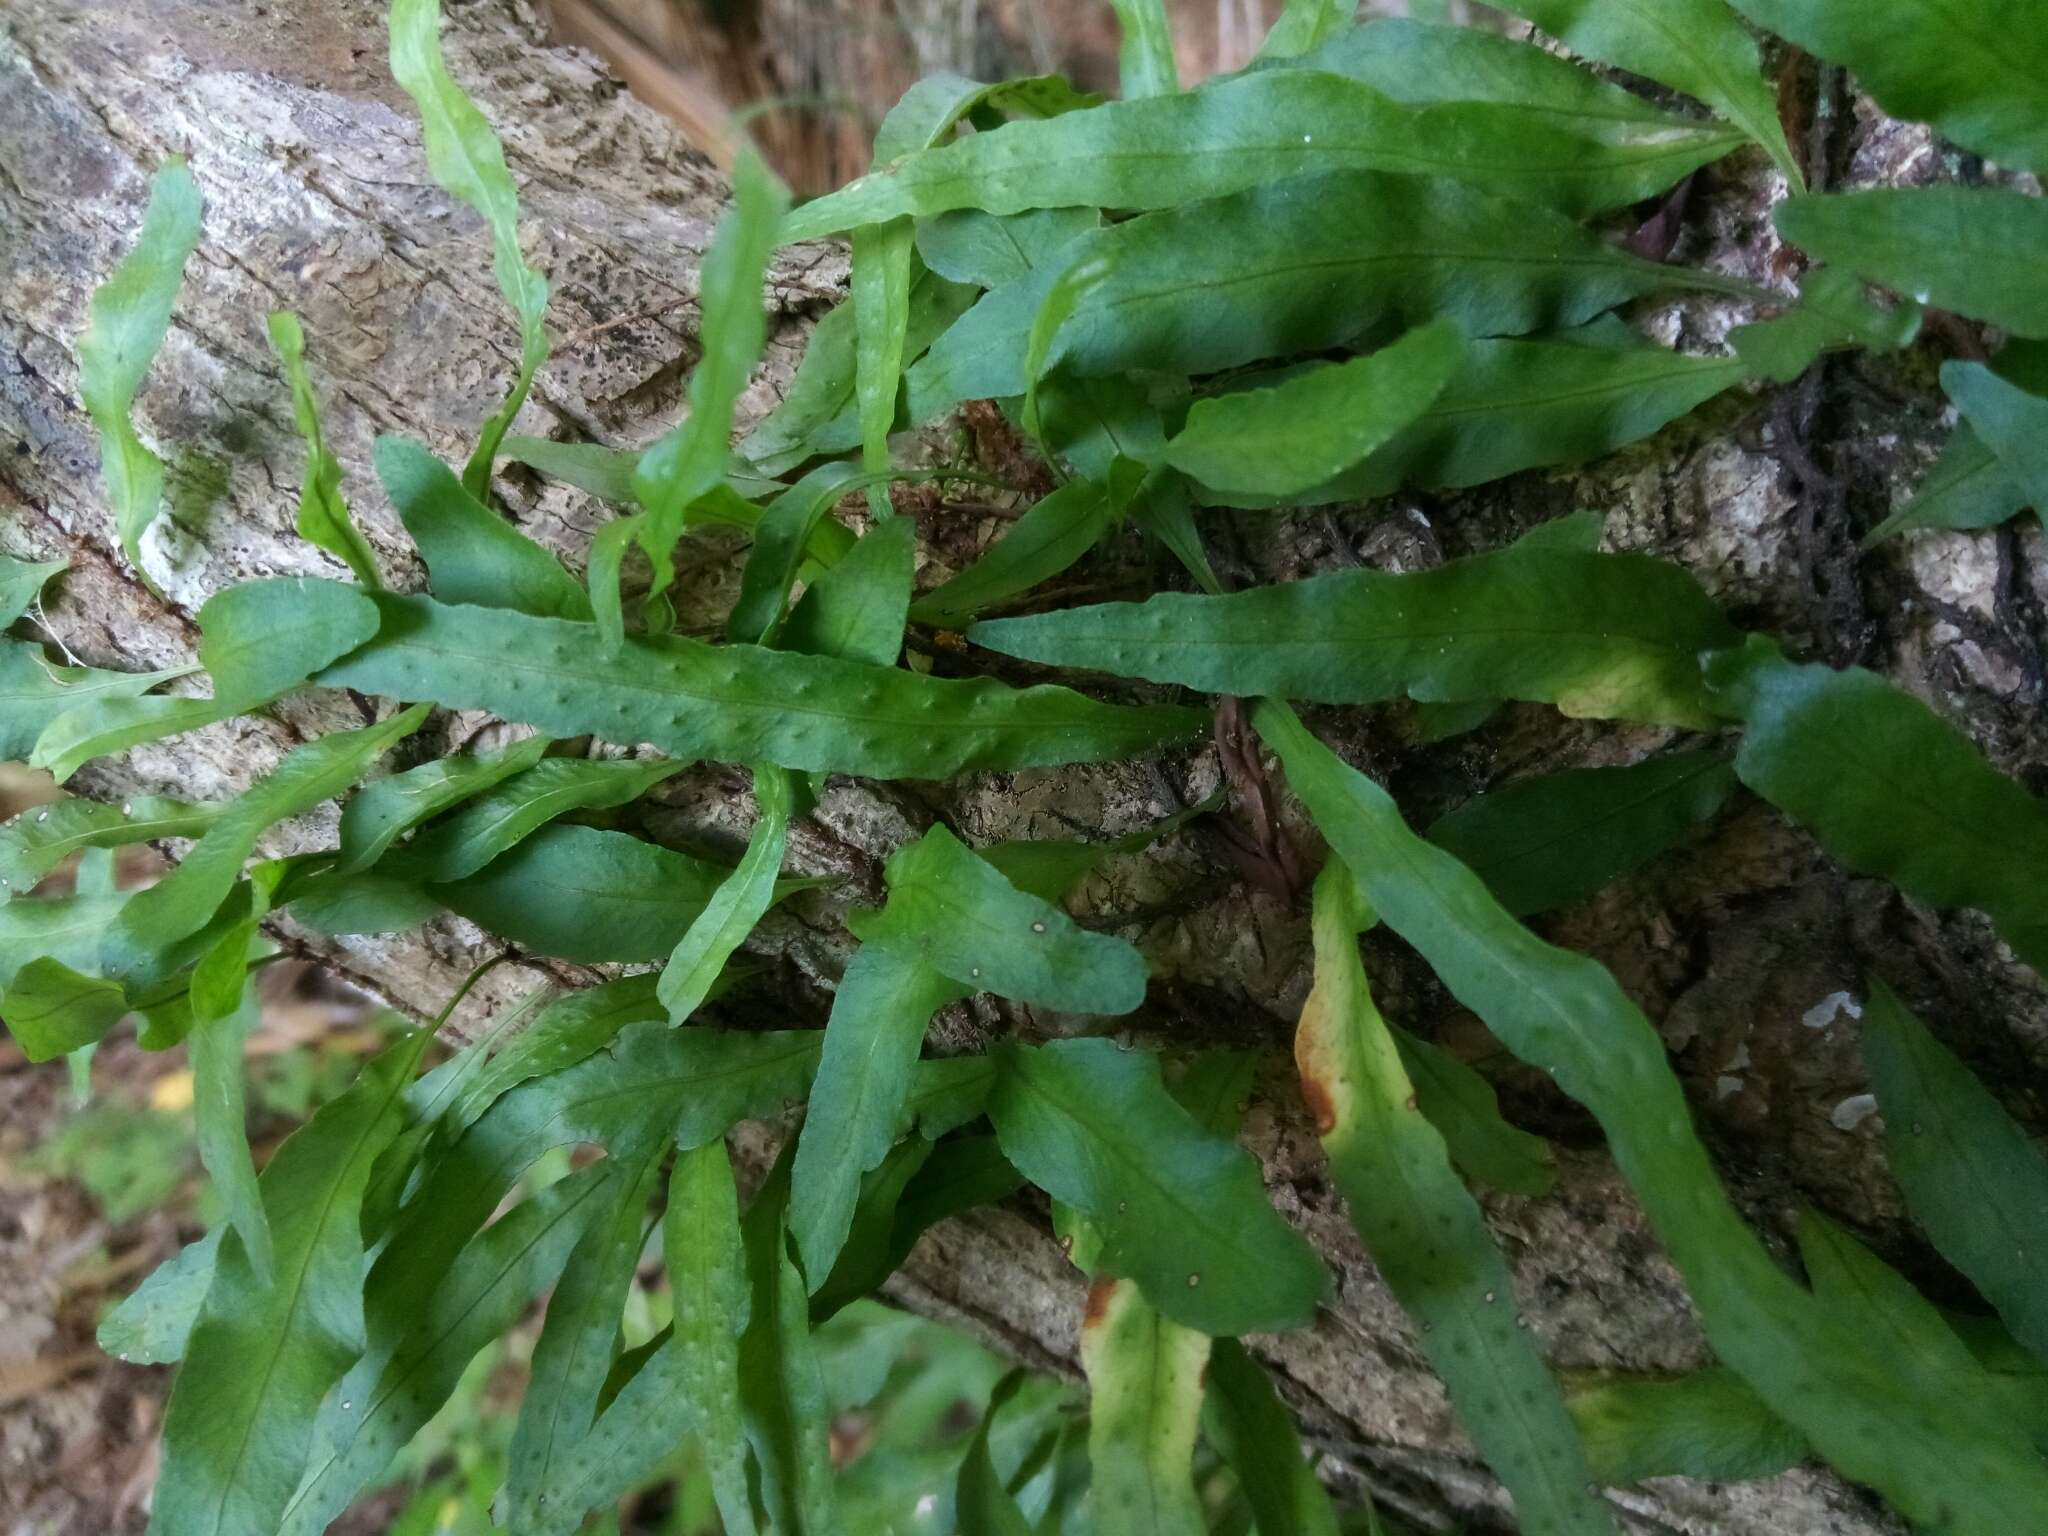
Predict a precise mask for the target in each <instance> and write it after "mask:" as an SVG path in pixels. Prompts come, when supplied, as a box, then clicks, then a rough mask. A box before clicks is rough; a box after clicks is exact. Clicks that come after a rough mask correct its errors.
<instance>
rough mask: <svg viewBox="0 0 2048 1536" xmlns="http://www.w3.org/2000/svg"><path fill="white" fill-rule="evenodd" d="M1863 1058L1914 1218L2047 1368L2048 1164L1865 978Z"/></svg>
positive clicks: (1923, 1030)
mask: <svg viewBox="0 0 2048 1536" xmlns="http://www.w3.org/2000/svg"><path fill="white" fill-rule="evenodd" d="M1863 1052H1864V1057H1865V1059H1866V1060H1867V1061H1868V1062H1869V1063H1870V1075H1871V1079H1872V1086H1873V1087H1874V1088H1875V1089H1876V1092H1877V1102H1878V1107H1879V1108H1880V1109H1882V1110H1883V1111H1884V1128H1885V1150H1886V1153H1887V1154H1888V1159H1889V1162H1890V1164H1891V1170H1892V1174H1893V1176H1894V1177H1895V1178H1897V1179H1898V1181H1899V1184H1900V1186H1901V1187H1902V1188H1903V1189H1904V1190H1905V1192H1906V1204H1907V1206H1908V1208H1909V1209H1911V1211H1912V1213H1913V1217H1914V1219H1915V1220H1916V1221H1918V1222H1919V1223H1920V1225H1921V1226H1922V1227H1924V1228H1926V1230H1927V1233H1928V1235H1929V1236H1930V1237H1932V1238H1933V1239H1934V1242H1935V1245H1936V1246H1937V1247H1938V1248H1940V1249H1941V1252H1942V1254H1943V1256H1944V1257H1946V1258H1947V1259H1948V1260H1949V1262H1950V1263H1952V1264H1954V1265H1955V1266H1956V1268H1958V1269H1960V1270H1961V1271H1962V1272H1963V1273H1964V1274H1966V1275H1968V1276H1969V1277H1970V1279H1971V1280H1973V1281H1975V1282H1976V1285H1977V1288H1978V1289H1979V1290H1980V1291H1982V1292H1983V1293H1984V1295H1985V1297H1986V1298H1987V1299H1988V1300H1989V1301H1990V1302H1991V1304H1992V1305H1993V1306H1995V1307H1997V1308H1998V1311H1999V1315H2000V1316H2001V1317H2003V1318H2004V1319H2005V1322H2006V1325H2007V1326H2008V1327H2009V1328H2011V1329H2012V1331H2013V1336H2014V1337H2015V1338H2017V1339H2018V1340H2019V1341H2020V1342H2021V1343H2022V1344H2025V1345H2026V1346H2027V1347H2028V1348H2029V1349H2031V1350H2032V1351H2033V1352H2034V1353H2035V1355H2036V1356H2038V1357H2040V1358H2041V1359H2043V1360H2048V1298H2044V1297H2043V1296H2042V1294H2041V1287H2040V1285H2039V1283H2038V1281H2039V1275H2040V1265H2039V1255H2041V1254H2043V1253H2048V1159H2044V1158H2043V1157H2042V1155H2041V1153H2040V1151H2039V1149H2038V1148H2036V1147H2035V1146H2034V1144H2033V1142H2032V1140H2031V1139H2030V1138H2029V1137H2028V1136H2027V1133H2026V1132H2025V1131H2023V1130H2022V1129H2021V1128H2020V1127H2019V1126H2018V1125H2017V1124H2015V1123H2014V1121H2013V1119H2012V1117H2011V1116H2010V1115H2008V1114H2007V1113H2006V1112H2005V1109H2004V1107H2003V1106H2002V1105H2000V1104H1999V1102H1998V1100H1997V1099H1996V1098H1994V1097H1993V1096H1992V1095H1991V1093H1990V1091H1989V1090H1988V1089H1986V1088H1985V1087H1984V1085H1983V1084H1982V1083H1980V1082H1978V1081H1977V1079H1976V1077H1975V1076H1973V1075H1972V1074H1971V1072H1970V1070H1969V1068H1967V1067H1965V1066H1964V1065H1963V1064H1962V1063H1961V1062H1959V1061H1957V1060H1956V1058H1955V1057H1954V1056H1952V1055H1950V1054H1949V1053H1948V1052H1947V1051H1946V1050H1944V1049H1943V1048H1942V1046H1941V1044H1940V1042H1938V1041H1937V1040H1936V1039H1935V1038H1934V1036H1933V1035H1931V1034H1929V1033H1928V1031H1927V1027H1926V1026H1925V1025H1923V1024H1922V1023H1921V1022H1920V1021H1919V1020H1918V1019H1917V1018H1915V1017H1914V1016H1913V1015H1912V1013H1910V1012H1909V1011H1908V1010H1907V1009H1906V1007H1905V1005H1904V1004H1903V1003H1901V1002H1900V1001H1899V999H1898V996H1897V995H1896V994H1895V993H1894V992H1893V991H1892V990H1891V988H1889V987H1887V986H1886V985H1885V984H1884V983H1883V982H1881V981H1878V980H1876V979H1875V978H1873V979H1872V981H1871V984H1870V1000H1869V1002H1868V1003H1867V1004H1865V1006H1864V1014H1863Z"/></svg>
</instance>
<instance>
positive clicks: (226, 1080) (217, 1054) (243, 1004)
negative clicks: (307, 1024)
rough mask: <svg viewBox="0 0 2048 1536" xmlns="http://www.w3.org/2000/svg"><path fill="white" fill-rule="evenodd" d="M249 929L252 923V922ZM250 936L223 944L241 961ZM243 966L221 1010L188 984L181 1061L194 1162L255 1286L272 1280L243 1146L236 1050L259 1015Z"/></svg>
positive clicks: (258, 1199)
mask: <svg viewBox="0 0 2048 1536" xmlns="http://www.w3.org/2000/svg"><path fill="white" fill-rule="evenodd" d="M251 926H252V927H253V924H252V925H251ZM250 937H251V934H250V932H248V931H246V930H244V929H243V928H242V927H240V926H237V927H236V928H234V929H232V930H231V931H230V932H229V934H228V937H227V939H226V940H224V941H223V942H224V943H230V944H232V945H234V946H235V948H236V950H237V951H238V955H237V958H238V960H244V961H245V960H246V958H247V955H248V951H249V941H250ZM246 977H247V967H246V965H241V966H239V967H238V968H237V969H236V971H235V979H236V980H237V982H238V983H240V984H239V985H237V986H236V987H235V989H234V990H235V993H236V994H237V995H236V996H235V997H234V998H233V1000H232V1001H231V1002H230V1003H229V1006H228V1008H227V1009H226V1010H225V1011H223V1010H221V1009H219V1008H217V1007H215V1006H211V1005H202V1003H201V988H200V986H199V984H198V983H197V981H196V980H195V982H194V984H193V1018H192V1032H191V1033H190V1034H189V1035H188V1036H187V1037H186V1041H185V1048H186V1052H187V1057H186V1059H187V1060H188V1061H189V1062H190V1064H191V1068H192V1117H193V1121H194V1123H195V1124H196V1126H197V1127H198V1133H199V1136H198V1139H199V1160H200V1162H201V1163H202V1164H203V1165H204V1166H205V1168H206V1172H207V1176H208V1177H209V1178H210V1179H212V1181H213V1189H214V1193H215V1194H216V1195H217V1196H218V1197H219V1199H220V1202H221V1206H222V1208H223V1210H224V1211H225V1213H226V1216H227V1222H228V1225H229V1227H230V1228H232V1229H233V1231H234V1234H235V1237H236V1238H237V1240H238V1241H239V1242H240V1244H241V1249H242V1253H243V1254H244V1256H245V1257H246V1259H247V1261H248V1264H249V1270H250V1272H251V1273H252V1274H253V1275H254V1276H255V1277H256V1280H257V1282H258V1283H259V1284H264V1285H268V1284H271V1283H273V1282H274V1279H275V1269H274V1265H273V1260H272V1253H273V1247H272V1243H271V1237H270V1223H269V1221H268V1220H267V1218H266V1216H265V1213H264V1209H263V1195H262V1191H261V1189H260V1188H259V1185H258V1181H257V1178H256V1163H255V1159H254V1157H253V1156H252V1154H251V1152H250V1149H249V1132H248V1119H247V1117H248V1111H247V1109H246V1107H245V1106H244V1099H243V1092H242V1049H243V1045H244V1042H246V1041H247V1039H248V1038H249V1031H250V1030H252V1029H254V1028H255V1027H256V1025H257V1023H258V1022H260V1020H261V1019H262V1016H263V1006H262V1003H261V1001H260V1000H259V999H258V998H257V996H256V991H255V989H254V988H253V987H251V986H249V985H248V984H247V980H246Z"/></svg>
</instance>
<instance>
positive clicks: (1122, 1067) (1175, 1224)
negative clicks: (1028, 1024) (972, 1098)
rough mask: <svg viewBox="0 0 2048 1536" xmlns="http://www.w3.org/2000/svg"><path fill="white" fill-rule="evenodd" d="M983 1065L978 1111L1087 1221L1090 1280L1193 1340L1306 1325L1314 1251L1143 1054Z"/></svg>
mask: <svg viewBox="0 0 2048 1536" xmlns="http://www.w3.org/2000/svg"><path fill="white" fill-rule="evenodd" d="M995 1054H996V1057H997V1063H998V1068H999V1073H998V1076H997V1079H996V1086H995V1090H994V1092H993V1093H992V1094H991V1095H990V1098H989V1106H988V1109H989V1118H990V1119H991V1120H993V1121H994V1122H995V1128H996V1136H997V1138H998V1140H999V1141H1000V1142H1001V1143H1002V1148H1003V1153H1004V1155H1005V1156H1006V1157H1008V1158H1009V1159H1010V1161H1011V1162H1012V1163H1014V1164H1016V1166H1017V1168H1018V1170H1019V1171H1020V1172H1021V1173H1022V1174H1023V1175H1024V1176H1025V1177H1026V1178H1028V1179H1029V1180H1031V1182H1032V1183H1034V1184H1036V1185H1038V1187H1039V1188H1041V1189H1043V1190H1045V1191H1046V1192H1047V1193H1048V1194H1050V1195H1052V1196H1053V1197H1054V1198H1056V1199H1059V1200H1063V1201H1065V1202H1066V1203H1067V1204H1068V1205H1071V1206H1073V1207H1075V1208H1076V1209H1077V1210H1079V1211H1081V1212H1082V1213H1084V1214H1085V1215H1087V1216H1088V1217H1089V1218H1090V1219H1091V1220H1092V1221H1093V1222H1094V1223H1095V1224H1096V1226H1097V1228H1098V1230H1100V1232H1101V1233H1102V1238H1103V1243H1102V1254H1101V1260H1100V1265H1099V1268H1100V1270H1101V1272H1104V1273H1108V1274H1115V1275H1127V1276H1129V1277H1131V1278H1132V1279H1135V1280H1136V1281H1137V1282H1138V1283H1139V1284H1140V1285H1142V1286H1143V1287H1144V1288H1145V1295H1146V1296H1147V1298H1149V1299H1150V1300H1151V1302H1152V1303H1153V1305H1154V1306H1156V1307H1158V1308H1159V1309H1160V1310H1161V1311H1162V1312H1163V1313H1165V1315H1166V1316H1168V1317H1170V1318H1172V1319H1173V1320H1174V1321H1176V1322H1179V1323H1182V1324H1185V1325H1186V1326H1187V1327H1190V1328H1199V1329H1201V1330H1202V1331H1203V1332H1205V1333H1213V1334H1229V1335H1236V1334H1239V1333H1248V1332H1252V1331H1256V1330H1263V1329H1274V1330H1277V1329H1282V1328H1296V1327H1300V1326H1302V1325H1303V1324H1304V1323H1305V1322H1306V1321H1307V1320H1308V1318H1309V1316H1310V1315H1311V1313H1312V1312H1313V1310H1314V1307H1315V1302H1316V1299H1317V1297H1318V1296H1320V1295H1321V1293H1322V1290H1323V1287H1324V1284H1325V1276H1324V1274H1323V1267H1322V1265H1321V1263H1320V1262H1319V1261H1318V1260H1317V1259H1316V1256H1315V1252H1314V1250H1312V1249H1311V1248H1310V1247H1309V1246H1308V1244H1307V1243H1306V1242H1304V1241H1303V1240H1302V1238H1301V1235H1300V1234H1299V1233H1297V1232H1295V1231H1294V1230H1293V1229H1292V1228H1290V1227H1289V1226H1288V1225H1287V1223H1286V1222H1285V1221H1283V1220H1281V1218H1280V1216H1279V1214H1278V1213H1277V1212H1276V1211H1274V1209H1273V1208H1272V1206H1271V1205H1269V1204H1267V1202H1266V1198H1265V1191H1264V1189H1263V1188H1262V1187H1261V1185H1260V1181H1259V1176H1258V1165H1257V1164H1256V1163H1254V1162H1253V1161H1252V1160H1251V1158H1250V1157H1249V1156H1248V1155H1247V1154H1246V1153H1245V1152H1244V1151H1243V1150H1241V1149H1240V1148H1239V1147H1238V1146H1237V1144H1236V1143H1235V1142H1234V1141H1232V1140H1229V1139H1228V1138H1225V1137H1221V1136H1216V1135H1213V1134H1211V1133H1209V1132H1207V1131H1204V1130H1203V1129H1202V1128H1201V1127H1200V1126H1199V1125H1197V1124H1196V1123H1195V1121H1194V1119H1193V1118H1192V1117H1191V1116H1190V1115H1189V1114H1188V1112H1187V1111H1186V1110H1184V1109H1182V1108H1181V1107H1180V1106H1179V1105H1178V1104H1176V1103H1174V1101H1173V1100H1172V1098H1171V1097H1170V1096H1169V1095H1168V1094H1167V1093H1166V1091H1165V1089H1164V1088H1162V1087H1161V1086H1160V1083H1159V1068H1158V1063H1157V1062H1156V1061H1155V1060H1154V1059H1153V1058H1152V1057H1150V1056H1148V1055H1145V1054H1142V1053H1140V1052H1135V1051H1121V1050H1119V1049H1118V1048H1117V1047H1116V1045H1115V1044H1114V1042H1112V1041H1108V1040H1063V1041H1056V1042H1054V1043H1052V1044H1049V1045H1045V1046H1040V1047H1037V1048H1028V1047H1023V1046H1017V1045H1012V1044H1003V1045H1001V1046H999V1047H998V1048H997V1050H996V1052H995Z"/></svg>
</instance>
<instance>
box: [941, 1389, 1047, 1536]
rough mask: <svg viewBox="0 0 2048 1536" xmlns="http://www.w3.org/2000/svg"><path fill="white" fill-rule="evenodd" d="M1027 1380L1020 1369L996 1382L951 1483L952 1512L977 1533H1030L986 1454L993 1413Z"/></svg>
mask: <svg viewBox="0 0 2048 1536" xmlns="http://www.w3.org/2000/svg"><path fill="white" fill-rule="evenodd" d="M1028 1380H1030V1377H1029V1375H1028V1374H1027V1373H1026V1372H1024V1371H1023V1370H1021V1369H1020V1370H1015V1371H1011V1372H1010V1373H1009V1374H1008V1375H1007V1376H1005V1377H1004V1378H1003V1379H1002V1380H1001V1381H999V1382H997V1383H996V1385H995V1390H994V1391H992V1392H990V1393H989V1395H988V1409H987V1411H986V1412H984V1413H983V1414H982V1416H981V1423H980V1424H979V1425H978V1426H977V1427H976V1428H975V1431H974V1438H973V1439H972V1440H970V1441H968V1442H967V1454H966V1455H965V1456H963V1457H962V1458H961V1459H960V1472H959V1475H958V1476H957V1477H956V1478H955V1480H954V1484H953V1509H954V1514H955V1518H956V1519H958V1521H959V1522H960V1528H961V1529H962V1530H966V1531H973V1532H975V1533H976V1536H1031V1522H1030V1521H1028V1520H1026V1519H1025V1518H1024V1511H1023V1510H1021V1509H1019V1508H1018V1507H1017V1501H1016V1500H1015V1499H1014V1498H1012V1497H1011V1496H1010V1490H1009V1489H1008V1488H1006V1487H1004V1486H1003V1480H1002V1478H1001V1476H1000V1475H998V1473H997V1472H996V1466H995V1461H994V1460H993V1458H991V1457H990V1455H989V1453H988V1437H989V1431H990V1430H991V1429H993V1428H994V1427H995V1422H996V1415H997V1414H998V1413H1000V1412H1001V1411H1002V1410H1003V1408H1004V1407H1005V1406H1006V1405H1007V1404H1008V1403H1009V1402H1010V1400H1011V1399H1012V1398H1014V1397H1015V1396H1016V1395H1017V1389H1018V1388H1019V1387H1021V1386H1022V1385H1023V1384H1024V1383H1025V1382H1026V1381H1028Z"/></svg>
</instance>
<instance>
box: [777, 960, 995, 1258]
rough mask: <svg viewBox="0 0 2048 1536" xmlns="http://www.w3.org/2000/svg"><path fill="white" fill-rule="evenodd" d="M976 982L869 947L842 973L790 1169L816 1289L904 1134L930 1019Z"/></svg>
mask: <svg viewBox="0 0 2048 1536" xmlns="http://www.w3.org/2000/svg"><path fill="white" fill-rule="evenodd" d="M971 990H972V988H971V986H969V985H967V984H963V983H959V982H955V981H952V980H951V979H949V978H948V977H946V976H944V975H941V974H940V973H939V972H938V971H935V970H933V969H932V968H931V967H930V966H929V965H926V964H924V963H923V962H922V961H921V960H919V959H918V958H917V957H916V956H915V955H911V954H905V953H903V952H901V951H899V950H897V949H894V948H892V947H890V946H888V945H884V944H874V943H867V944H863V945H862V946H861V947H860V948H859V949H858V950H857V951H855V953H854V957H853V959H852V961H851V962H849V963H848V965H847V967H846V972H845V974H844V975H842V976H841V977H840V979H839V990H838V991H837V992H836V993H835V994H834V995H833V998H832V1014H831V1017H830V1018H829V1019H828V1020H827V1021H826V1024H825V1042H824V1053H823V1055H822V1056H821V1057H820V1059H819V1062H818V1077H817V1081H816V1083H815V1084H814V1085H813V1086H812V1089H811V1101H810V1107H809V1109H808V1111H807V1112H806V1114H805V1116H804V1123H803V1129H802V1131H801V1133H800V1134H799V1136H798V1138H797V1144H796V1159H795V1162H794V1164H793V1165H792V1167H791V1173H790V1195H789V1222H790V1230H791V1233H792V1234H793V1235H794V1236H795V1238H796V1243H797V1254H798V1257H799V1258H800V1260H801V1261H802V1264H803V1270H804V1273H805V1275H807V1276H808V1277H809V1280H810V1288H811V1289H812V1290H813V1291H817V1290H821V1289H822V1288H823V1287H824V1285H825V1283H826V1281H827V1280H828V1279H830V1278H831V1275H832V1269H833V1261H834V1260H835V1259H836V1258H837V1257H838V1256H839V1251H840V1248H841V1245H842V1244H844V1243H845V1241H846V1236H847V1232H848V1229H849V1228H850V1227H851V1225H852V1223H853V1216H854V1207H855V1203H856V1200H857V1198H858V1196H859V1193H860V1180H861V1175H862V1174H864V1173H866V1172H867V1171H868V1170H869V1169H871V1168H874V1167H876V1166H877V1165H879V1164H880V1163H881V1161H882V1159H883V1157H884V1156H885V1155H886V1154H887V1153H888V1151H889V1147H890V1145H891V1144H892V1143H893V1142H894V1141H895V1140H896V1137H897V1136H898V1134H899V1131H898V1121H899V1119H900V1117H901V1114H902V1111H903V1108H904V1105H905V1102H906V1100H907V1099H908V1097H909V1094H910V1087H911V1078H912V1074H913V1072H914V1071H915V1070H916V1068H917V1065H918V1061H917V1053H918V1047H919V1046H920V1045H922V1044H923V1042H924V1034H925V1028H926V1026H927V1025H928V1024H930V1022H931V1017H932V1015H933V1014H934V1013H936V1012H937V1011H938V1010H939V1009H940V1008H943V1007H945V1006H946V1005H947V1004H948V1003H953V1002H958V1001H959V1000H960V999H961V998H963V997H965V996H967V995H968V994H969V992H970V991H971Z"/></svg>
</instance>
